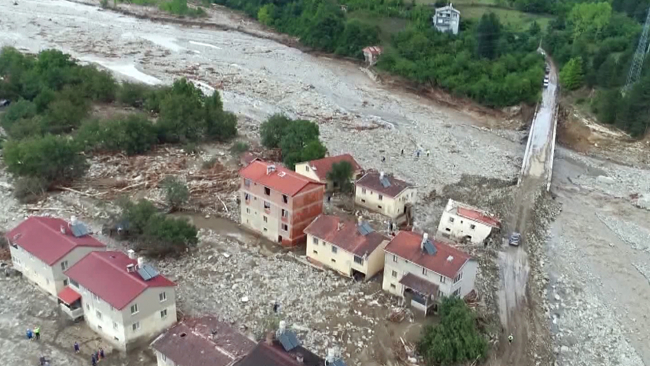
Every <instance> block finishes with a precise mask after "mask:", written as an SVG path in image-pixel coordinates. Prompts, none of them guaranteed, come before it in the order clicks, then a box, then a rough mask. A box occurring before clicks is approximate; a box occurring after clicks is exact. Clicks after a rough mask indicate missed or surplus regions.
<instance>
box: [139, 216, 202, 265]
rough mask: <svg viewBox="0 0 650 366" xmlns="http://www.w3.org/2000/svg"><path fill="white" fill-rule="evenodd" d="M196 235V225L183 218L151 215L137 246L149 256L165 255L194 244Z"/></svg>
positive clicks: (184, 249) (176, 252) (196, 240)
mask: <svg viewBox="0 0 650 366" xmlns="http://www.w3.org/2000/svg"><path fill="white" fill-rule="evenodd" d="M197 235H198V230H197V229H196V227H195V226H194V225H192V224H190V223H188V222H187V221H185V220H182V219H171V218H166V217H164V216H162V215H160V214H158V215H153V216H152V217H151V218H150V219H149V221H148V222H147V226H146V227H145V232H144V235H143V237H142V239H141V240H142V244H141V246H140V247H139V248H140V249H142V250H145V251H146V252H147V254H149V255H151V256H157V257H165V256H168V255H172V254H178V253H182V252H184V251H186V250H187V249H188V248H190V247H193V246H196V244H198V242H199V239H198V237H197Z"/></svg>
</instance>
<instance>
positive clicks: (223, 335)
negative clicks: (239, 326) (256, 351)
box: [151, 316, 256, 366]
mask: <svg viewBox="0 0 650 366" xmlns="http://www.w3.org/2000/svg"><path fill="white" fill-rule="evenodd" d="M255 345H256V343H255V342H254V341H252V340H250V339H249V338H247V337H246V336H244V335H243V334H241V333H239V331H237V330H236V329H233V328H232V327H231V326H230V325H228V324H227V323H224V322H221V321H219V320H218V319H217V318H215V317H210V316H207V317H202V318H190V319H187V320H184V321H182V322H180V323H178V324H176V325H174V326H173V327H172V328H171V329H169V330H168V331H167V332H165V333H163V334H161V335H160V336H159V337H158V338H156V339H155V340H154V341H153V342H152V343H151V348H153V349H154V351H155V353H156V358H157V360H158V366H169V365H174V366H231V365H232V364H233V363H235V362H236V361H238V360H240V359H242V358H243V357H245V356H246V355H248V354H249V353H250V351H251V350H252V349H253V348H254V347H255Z"/></svg>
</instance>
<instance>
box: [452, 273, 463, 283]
mask: <svg viewBox="0 0 650 366" xmlns="http://www.w3.org/2000/svg"><path fill="white" fill-rule="evenodd" d="M462 279H463V272H461V273H459V274H458V276H456V277H454V283H456V282H458V281H460V280H462Z"/></svg>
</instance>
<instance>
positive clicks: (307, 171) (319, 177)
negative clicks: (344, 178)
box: [296, 154, 363, 190]
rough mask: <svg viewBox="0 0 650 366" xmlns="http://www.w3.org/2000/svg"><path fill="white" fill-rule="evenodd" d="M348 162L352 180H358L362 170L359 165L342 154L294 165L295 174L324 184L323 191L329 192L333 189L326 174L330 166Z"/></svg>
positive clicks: (332, 184) (347, 155)
mask: <svg viewBox="0 0 650 366" xmlns="http://www.w3.org/2000/svg"><path fill="white" fill-rule="evenodd" d="M343 161H345V162H348V163H350V165H351V166H352V178H353V179H356V178H358V177H359V176H360V175H361V174H362V172H363V169H362V168H361V165H359V163H357V161H356V160H354V158H353V157H352V155H350V154H343V155H337V156H328V157H326V158H322V159H318V160H312V161H305V162H302V163H299V164H296V173H298V174H300V175H304V176H305V177H307V178H309V179H312V180H315V181H317V182H320V183H323V184H325V189H327V190H331V189H333V188H336V187H334V183H333V182H331V181H330V180H329V179H327V173H329V172H330V170H332V166H333V165H334V164H336V163H340V162H343Z"/></svg>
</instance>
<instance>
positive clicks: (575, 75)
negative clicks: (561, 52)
mask: <svg viewBox="0 0 650 366" xmlns="http://www.w3.org/2000/svg"><path fill="white" fill-rule="evenodd" d="M582 81H583V74H582V58H581V57H576V58H572V59H571V60H570V61H569V62H567V64H566V65H564V67H563V68H562V70H561V71H560V83H561V84H562V87H564V88H566V89H567V90H574V89H578V88H579V87H580V86H581V85H582Z"/></svg>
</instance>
